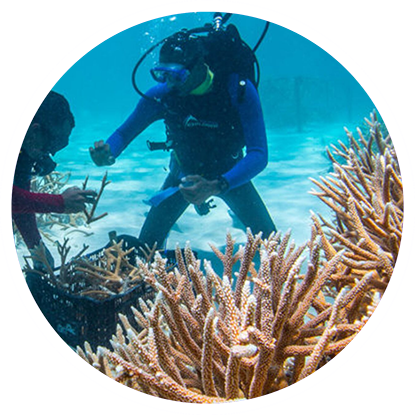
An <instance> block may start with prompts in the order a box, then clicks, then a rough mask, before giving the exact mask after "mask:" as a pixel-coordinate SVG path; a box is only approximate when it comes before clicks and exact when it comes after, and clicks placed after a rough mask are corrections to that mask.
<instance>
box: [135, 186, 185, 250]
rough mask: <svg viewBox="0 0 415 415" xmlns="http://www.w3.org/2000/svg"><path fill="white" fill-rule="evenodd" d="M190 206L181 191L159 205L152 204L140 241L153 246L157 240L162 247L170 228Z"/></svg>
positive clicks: (159, 246) (158, 245)
mask: <svg viewBox="0 0 415 415" xmlns="http://www.w3.org/2000/svg"><path fill="white" fill-rule="evenodd" d="M188 206H189V203H188V202H186V200H185V199H184V198H183V196H182V194H181V193H180V192H176V193H174V194H173V195H171V196H170V197H168V198H166V199H165V200H163V202H161V203H160V204H159V205H158V206H152V207H151V209H150V211H149V212H148V215H147V217H146V220H145V221H144V225H143V227H142V228H141V232H140V236H139V237H138V239H139V241H140V243H141V244H147V245H148V246H149V247H152V246H153V245H154V243H155V242H157V247H158V248H159V249H160V248H162V247H163V244H164V241H165V240H166V238H167V235H168V233H169V231H170V229H171V228H172V226H173V225H174V224H175V223H176V221H177V220H178V219H179V218H180V216H181V215H182V214H183V212H184V211H185V210H186V208H187V207H188Z"/></svg>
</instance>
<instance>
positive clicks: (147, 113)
mask: <svg viewBox="0 0 415 415" xmlns="http://www.w3.org/2000/svg"><path fill="white" fill-rule="evenodd" d="M167 92H168V89H167V86H166V85H165V84H157V85H156V86H154V87H153V88H151V89H150V90H149V91H148V92H147V93H146V95H147V96H148V97H150V98H153V99H146V98H141V99H140V101H139V102H138V104H137V106H136V108H135V109H134V111H133V112H132V113H131V115H130V116H129V117H128V118H127V120H126V121H125V122H124V123H123V124H122V125H121V126H120V127H119V128H118V129H117V130H116V131H115V132H114V133H113V134H112V135H111V136H110V137H109V138H108V140H107V141H106V144H108V145H109V148H110V150H111V154H112V156H113V157H114V158H117V157H118V156H119V155H120V154H121V153H122V152H123V151H124V150H125V148H126V147H127V146H128V145H129V144H130V143H131V141H133V140H134V138H135V137H137V135H138V134H140V133H141V132H142V131H144V130H145V129H146V128H147V127H148V126H149V125H150V124H152V123H153V122H155V121H157V120H159V119H161V118H162V117H163V114H164V108H163V106H162V104H160V103H159V102H157V101H156V99H160V98H162V97H163V96H164V95H165V94H166V93H167Z"/></svg>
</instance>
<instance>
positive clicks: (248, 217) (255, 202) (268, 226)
mask: <svg viewBox="0 0 415 415" xmlns="http://www.w3.org/2000/svg"><path fill="white" fill-rule="evenodd" d="M222 199H223V200H224V201H225V203H226V204H227V205H228V206H229V207H230V208H231V210H232V211H233V212H234V213H235V215H236V216H237V217H238V219H239V220H240V221H241V222H242V223H243V224H244V226H245V227H247V228H248V227H249V228H250V229H251V231H252V233H253V234H254V235H256V234H257V233H259V232H262V235H263V237H264V238H267V237H268V236H269V235H270V233H271V232H275V231H276V228H275V225H274V222H273V220H272V218H271V216H270V214H269V212H268V209H267V208H266V206H265V204H264V202H263V201H262V199H261V196H260V195H259V193H258V191H257V190H256V189H255V187H254V185H253V184H252V182H248V183H246V184H244V185H242V186H239V187H237V188H235V189H232V190H229V191H228V192H227V193H226V194H225V195H223V196H222Z"/></svg>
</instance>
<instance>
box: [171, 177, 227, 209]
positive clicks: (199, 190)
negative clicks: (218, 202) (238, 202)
mask: <svg viewBox="0 0 415 415" xmlns="http://www.w3.org/2000/svg"><path fill="white" fill-rule="evenodd" d="M179 189H180V192H181V194H182V195H183V197H184V198H185V199H186V200H187V201H188V202H189V203H193V204H194V205H197V206H198V205H201V204H202V203H203V202H205V201H206V200H207V199H208V198H209V197H211V196H217V195H218V194H220V193H221V189H220V185H219V182H218V180H206V179H205V178H204V177H202V176H199V175H189V176H186V177H183V178H182V180H181V183H180V185H179Z"/></svg>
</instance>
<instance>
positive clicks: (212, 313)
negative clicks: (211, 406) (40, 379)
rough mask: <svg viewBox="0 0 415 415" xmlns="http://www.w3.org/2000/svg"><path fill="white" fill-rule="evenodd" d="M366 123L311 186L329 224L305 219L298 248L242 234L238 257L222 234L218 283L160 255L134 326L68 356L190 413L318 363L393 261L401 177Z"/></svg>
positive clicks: (338, 345) (286, 379)
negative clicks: (307, 231) (150, 296)
mask: <svg viewBox="0 0 415 415" xmlns="http://www.w3.org/2000/svg"><path fill="white" fill-rule="evenodd" d="M368 123H369V125H370V137H369V138H368V139H366V138H364V137H363V135H362V134H361V133H360V132H359V137H360V140H359V142H358V141H357V140H356V139H354V137H353V136H352V134H350V133H349V132H347V134H348V137H349V140H350V147H347V146H345V145H344V144H341V149H335V156H337V157H340V158H341V159H343V164H342V162H341V161H337V160H336V159H335V156H334V155H333V154H332V153H331V152H329V156H330V158H331V160H332V161H333V164H334V170H335V172H334V174H333V175H331V176H330V177H329V178H320V179H321V182H317V181H314V183H315V184H316V185H317V186H318V187H319V189H320V191H319V192H318V193H316V192H314V193H316V194H317V196H318V197H320V199H322V200H323V201H324V202H325V203H327V204H328V205H329V206H330V207H332V209H333V212H334V214H335V218H336V219H335V221H334V222H330V221H327V220H325V219H324V218H322V217H318V216H316V215H314V214H313V215H312V226H311V238H310V240H309V241H308V242H307V243H306V244H304V245H302V246H299V247H296V246H295V245H294V244H292V243H291V244H290V233H289V232H288V233H286V234H285V235H281V234H276V235H271V236H270V237H269V238H268V239H267V240H263V239H261V236H260V235H256V236H254V235H252V234H251V233H250V232H249V230H248V232H247V242H246V244H245V246H243V247H240V248H239V249H238V250H236V249H235V243H234V241H233V240H232V238H231V237H230V236H229V235H228V237H227V242H226V249H225V251H224V252H221V251H220V250H218V249H217V248H216V247H212V249H213V250H214V252H215V253H216V255H217V256H218V257H219V258H220V260H221V261H222V263H223V269H224V272H223V275H218V274H217V273H216V272H215V271H214V270H213V268H212V266H211V264H210V263H209V262H207V261H205V262H204V264H203V269H202V264H201V261H200V260H197V259H196V258H195V257H194V255H193V253H192V251H191V249H190V247H189V246H187V247H186V248H185V250H184V255H182V253H181V251H180V250H179V249H177V250H176V257H177V266H176V267H175V268H173V269H169V268H168V267H167V265H166V262H165V260H163V259H162V258H161V257H160V255H156V257H155V260H154V262H153V263H151V264H150V263H143V262H140V263H139V264H138V268H139V269H140V271H141V274H142V275H143V276H144V279H145V281H146V282H147V283H148V284H150V285H151V286H152V287H153V288H154V290H155V292H156V293H157V296H156V297H155V299H154V301H147V302H145V301H143V300H141V301H140V309H141V311H138V310H137V309H134V310H133V311H134V315H135V321H129V320H128V319H127V318H126V317H125V316H123V315H120V319H121V323H122V327H121V325H119V326H118V329H117V332H116V333H115V334H114V336H113V338H112V341H111V344H112V349H113V350H111V351H110V350H109V349H106V348H104V347H98V349H97V351H96V352H94V351H93V350H92V349H91V347H90V346H89V345H88V344H87V343H86V344H85V347H84V349H82V348H81V347H78V349H77V350H78V354H79V355H80V356H82V357H83V358H84V359H85V360H86V361H87V362H89V363H90V364H92V365H93V366H94V367H95V368H97V369H98V370H100V371H102V372H103V373H105V374H106V375H108V376H110V377H112V378H114V379H115V380H117V381H118V382H121V383H123V384H125V385H127V386H129V387H131V388H134V389H137V390H139V391H142V392H144V393H148V394H151V395H154V396H158V397H161V398H166V399H172V400H177V401H184V402H197V403H216V402H226V401H232V400H236V399H251V398H255V397H258V396H262V395H265V394H268V393H271V392H274V391H277V390H280V389H282V388H284V387H287V386H289V385H291V384H293V383H295V382H297V381H299V380H301V379H303V378H305V377H306V376H308V375H310V374H311V373H313V372H314V371H315V370H317V369H318V368H319V367H321V366H322V365H324V364H326V363H327V362H328V361H329V360H330V359H331V358H333V357H334V356H336V355H337V354H338V353H339V352H340V351H341V350H343V349H344V347H346V346H347V344H349V343H350V341H352V340H353V338H354V337H355V336H356V335H357V333H358V332H359V331H360V330H361V329H362V327H363V326H364V324H365V322H366V321H367V319H368V318H369V317H370V316H371V314H372V313H373V311H374V309H375V308H376V305H377V303H378V302H379V300H380V298H381V296H382V294H383V292H384V290H385V288H386V287H387V284H388V282H389V280H390V277H391V274H392V271H393V266H394V264H395V261H396V257H397V254H398V250H399V243H400V236H401V231H402V219H403V196H402V195H403V193H402V183H401V179H400V173H399V166H398V164H397V160H396V154H395V152H394V149H393V147H392V145H391V142H390V138H389V137H386V138H384V137H383V135H382V134H381V133H380V128H379V123H378V122H377V119H376V116H375V115H374V114H372V116H371V121H368ZM375 144H376V146H377V149H378V150H377V151H374V150H373V149H372V147H373V146H374V145H375ZM235 251H236V252H235ZM258 255H259V261H258V260H257V259H256V258H257V257H258ZM306 259H307V262H306V263H305V260H306ZM235 269H237V272H234V270H235Z"/></svg>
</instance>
